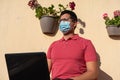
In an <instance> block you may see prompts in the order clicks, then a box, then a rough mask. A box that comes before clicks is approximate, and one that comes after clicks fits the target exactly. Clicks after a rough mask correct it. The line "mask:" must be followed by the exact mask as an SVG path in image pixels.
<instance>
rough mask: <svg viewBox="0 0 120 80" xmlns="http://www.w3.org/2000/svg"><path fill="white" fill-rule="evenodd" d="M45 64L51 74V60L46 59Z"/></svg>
mask: <svg viewBox="0 0 120 80" xmlns="http://www.w3.org/2000/svg"><path fill="white" fill-rule="evenodd" d="M47 62H48V69H49V72H51V66H52V62H51V59H47Z"/></svg>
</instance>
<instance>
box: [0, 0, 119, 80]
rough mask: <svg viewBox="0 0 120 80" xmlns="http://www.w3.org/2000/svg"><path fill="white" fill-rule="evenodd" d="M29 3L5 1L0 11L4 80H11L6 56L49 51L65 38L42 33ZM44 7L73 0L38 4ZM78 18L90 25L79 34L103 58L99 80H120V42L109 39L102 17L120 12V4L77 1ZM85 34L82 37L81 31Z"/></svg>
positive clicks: (0, 70) (1, 76)
mask: <svg viewBox="0 0 120 80" xmlns="http://www.w3.org/2000/svg"><path fill="white" fill-rule="evenodd" d="M28 1H29V0H1V2H0V3H1V7H0V80H8V75H7V69H6V63H5V59H4V54H5V53H9V52H28V51H45V52H46V51H47V48H48V46H49V45H50V44H51V42H53V41H54V40H57V39H59V38H60V37H61V36H62V34H61V33H60V32H59V31H58V32H57V34H56V35H55V36H47V35H44V34H43V33H42V32H41V29H40V24H39V20H38V19H37V18H35V16H34V15H35V13H34V11H32V10H31V9H30V8H29V6H28V5H27V2H28ZM38 1H39V2H40V3H41V5H44V6H47V5H50V4H51V3H52V4H55V5H57V4H58V2H59V3H62V4H67V3H68V1H71V0H42V1H41V0H38ZM74 1H75V3H76V10H75V12H76V14H77V15H78V18H80V19H81V20H82V21H84V22H85V23H86V26H85V27H82V25H81V24H78V26H77V29H76V33H77V34H79V35H80V36H82V37H84V38H88V39H91V40H92V42H93V44H94V45H95V47H96V50H97V52H98V55H99V56H100V62H101V66H100V69H101V71H100V75H99V80H119V79H120V70H119V66H120V59H119V58H120V38H117V39H112V38H110V37H108V34H107V31H106V28H105V24H104V20H103V19H102V14H103V13H104V12H108V14H109V15H110V16H111V17H112V16H113V15H112V13H113V11H114V10H116V9H120V5H119V3H120V0H109V1H108V0H74ZM80 28H82V29H83V30H84V34H80V33H79V29H80Z"/></svg>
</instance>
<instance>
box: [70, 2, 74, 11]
mask: <svg viewBox="0 0 120 80" xmlns="http://www.w3.org/2000/svg"><path fill="white" fill-rule="evenodd" d="M69 6H70V8H71V10H74V9H75V3H74V2H69Z"/></svg>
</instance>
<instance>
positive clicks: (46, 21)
mask: <svg viewBox="0 0 120 80" xmlns="http://www.w3.org/2000/svg"><path fill="white" fill-rule="evenodd" d="M28 5H29V6H30V8H31V9H32V10H35V16H36V18H38V19H39V20H40V25H41V29H42V32H43V33H47V34H51V33H54V32H55V30H56V29H55V28H57V27H56V26H57V21H58V19H59V15H60V13H61V12H62V11H63V10H66V9H67V8H68V6H69V7H70V9H71V10H74V8H75V3H74V2H70V3H69V5H66V6H65V7H64V6H63V5H62V4H58V9H55V6H54V5H53V4H51V6H49V7H43V6H41V5H40V4H39V3H38V1H37V0H30V1H29V2H28Z"/></svg>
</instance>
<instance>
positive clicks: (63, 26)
mask: <svg viewBox="0 0 120 80" xmlns="http://www.w3.org/2000/svg"><path fill="white" fill-rule="evenodd" d="M76 26H77V16H76V14H75V13H74V12H72V11H69V10H65V11H63V12H62V13H61V15H60V20H59V29H60V31H61V32H62V33H63V37H62V38H61V39H60V40H57V41H55V42H53V43H52V44H51V45H50V47H49V49H48V52H47V59H48V67H49V71H50V72H51V73H52V74H51V76H52V80H96V79H97V76H98V65H97V54H96V51H95V48H94V46H93V44H92V43H91V41H90V40H87V39H84V38H82V37H80V36H79V35H78V34H74V30H75V28H76Z"/></svg>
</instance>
